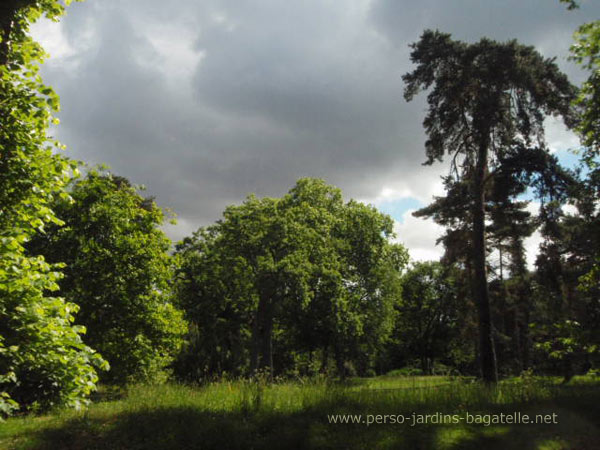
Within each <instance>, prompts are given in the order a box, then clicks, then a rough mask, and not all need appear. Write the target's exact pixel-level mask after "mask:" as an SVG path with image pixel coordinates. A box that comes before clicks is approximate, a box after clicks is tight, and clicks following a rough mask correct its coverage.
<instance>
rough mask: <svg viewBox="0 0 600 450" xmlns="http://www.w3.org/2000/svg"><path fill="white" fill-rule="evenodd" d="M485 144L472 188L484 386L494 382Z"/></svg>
mask: <svg viewBox="0 0 600 450" xmlns="http://www.w3.org/2000/svg"><path fill="white" fill-rule="evenodd" d="M487 157H488V148H487V143H482V144H481V145H480V146H479V151H478V155H477V165H476V167H475V179H474V184H473V194H474V202H473V269H474V280H473V281H474V282H473V287H474V291H475V292H474V294H475V300H476V302H477V309H478V314H479V352H480V364H481V376H482V378H483V381H485V382H486V383H496V382H497V381H498V371H497V368H496V354H495V350H494V338H493V335H492V319H491V312H490V297H489V291H488V284H487V273H486V254H485V251H486V246H485V186H484V184H485V176H486V171H487Z"/></svg>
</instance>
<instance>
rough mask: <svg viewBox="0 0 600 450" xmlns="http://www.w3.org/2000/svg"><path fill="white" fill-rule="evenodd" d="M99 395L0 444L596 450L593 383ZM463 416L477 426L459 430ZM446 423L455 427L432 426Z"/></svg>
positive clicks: (394, 380)
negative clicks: (525, 417)
mask: <svg viewBox="0 0 600 450" xmlns="http://www.w3.org/2000/svg"><path fill="white" fill-rule="evenodd" d="M100 397H101V398H99V399H98V400H97V401H96V402H94V403H93V404H92V405H91V406H90V407H89V409H88V410H86V411H79V412H76V411H55V412H53V413H52V414H48V415H44V416H37V417H34V416H24V417H16V418H12V419H9V420H7V421H6V422H4V423H0V448H1V449H52V450H54V449H81V450H88V449H287V450H291V449H297V448H298V449H301V448H323V449H338V448H339V449H363V448H364V449H378V448H407V449H429V448H432V449H434V448H435V449H471V448H472V449H482V448H484V449H485V450H490V449H509V448H510V449H512V448H517V449H520V448H522V449H566V448H573V449H597V448H600V380H598V379H597V377H578V378H575V379H574V380H573V381H571V383H569V385H567V386H561V385H559V384H558V380H555V379H551V378H533V377H530V378H525V379H512V380H505V381H503V382H501V383H500V384H499V385H498V386H497V387H495V388H493V389H489V388H487V387H485V386H483V385H480V384H479V383H476V382H474V381H473V380H471V379H465V378H449V377H406V378H401V377H377V378H369V379H352V380H349V381H348V382H347V383H344V384H339V383H337V384H336V383H328V382H325V381H311V382H300V381H299V382H295V383H290V382H282V383H276V384H274V385H267V384H266V383H260V382H259V383H256V382H254V383H252V382H248V381H235V382H219V383H213V384H210V385H207V386H203V387H188V386H182V385H173V384H171V385H161V386H131V387H129V388H128V389H126V390H124V391H122V392H116V391H110V392H109V391H105V392H104V394H103V395H102V396H100ZM413 413H415V415H414V416H413ZM437 413H439V414H437ZM341 414H344V415H345V414H349V415H353V419H351V418H349V417H348V418H346V419H341V418H340V417H339V416H336V420H337V422H338V423H333V419H332V416H335V415H341ZM500 414H513V417H517V416H516V415H517V414H520V415H521V416H520V417H521V420H523V415H525V414H527V415H528V416H529V417H530V418H531V420H534V418H536V415H540V416H541V418H542V419H544V420H548V421H550V422H551V423H542V424H539V423H537V424H524V423H520V424H507V423H504V424H500V423H489V425H488V424H487V423H488V422H492V421H493V420H496V421H498V420H500V417H501V416H500ZM425 415H429V416H428V417H425ZM359 416H360V417H359ZM378 416H379V417H378ZM461 417H462V419H460V418H461ZM469 417H470V418H471V419H469V420H471V421H472V422H480V423H467V420H468V418H469ZM506 417H507V416H505V419H504V420H505V421H506V420H508V419H507V418H506ZM550 417H552V420H550ZM402 418H404V423H398V422H399V421H400V420H401V419H402ZM436 418H437V420H436ZM494 418H495V419H494ZM341 420H347V421H350V422H351V421H352V420H356V421H357V422H358V423H340V421H341ZM450 420H456V421H458V423H431V422H435V421H437V422H443V421H448V422H449V421H450ZM515 420H516V419H515ZM413 421H414V425H413ZM425 421H427V422H429V423H422V422H425ZM513 421H514V420H513ZM367 422H371V423H367ZM384 422H385V423H384ZM392 422H395V423H392ZM552 422H556V423H552Z"/></svg>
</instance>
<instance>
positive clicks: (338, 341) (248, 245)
mask: <svg viewBox="0 0 600 450" xmlns="http://www.w3.org/2000/svg"><path fill="white" fill-rule="evenodd" d="M223 216H224V218H223V219H222V220H221V221H219V222H218V223H217V224H216V225H214V226H212V227H209V228H208V229H202V230H200V231H198V232H197V233H196V234H195V235H194V236H193V237H192V238H191V239H186V240H184V242H183V243H182V244H181V245H180V246H179V247H178V254H179V255H180V256H181V258H182V265H181V269H180V272H179V278H178V289H179V293H180V294H179V295H180V297H181V301H182V304H183V305H185V309H186V312H187V314H188V318H189V320H190V321H191V322H192V323H194V324H197V325H198V334H199V336H198V339H199V341H198V342H199V345H198V348H199V349H202V348H204V350H200V351H201V352H202V353H200V354H199V355H198V356H199V357H201V359H202V358H203V360H201V361H198V363H199V364H201V365H202V369H201V370H199V371H197V372H198V374H202V375H203V376H205V375H207V372H208V373H210V372H211V371H214V370H215V369H218V368H219V367H221V368H224V367H226V368H228V369H227V370H229V368H232V367H234V366H235V365H238V367H240V363H241V364H242V367H247V368H248V370H249V371H250V372H254V371H256V370H257V369H261V368H264V369H266V370H268V371H269V372H272V371H273V369H274V366H277V364H278V361H282V358H285V355H281V357H280V358H277V357H275V358H274V350H273V349H274V348H285V349H286V350H287V352H286V353H288V354H289V353H290V352H291V351H300V352H302V351H307V352H311V351H314V350H316V349H320V350H322V351H323V354H327V353H328V351H329V350H331V351H332V353H333V354H334V355H335V359H336V361H337V362H338V368H339V370H343V366H344V362H345V361H346V360H347V359H352V358H354V357H356V356H357V355H358V354H359V353H361V352H360V350H358V348H359V347H360V346H363V347H362V348H363V350H365V349H370V350H373V348H374V347H377V345H378V342H379V341H381V340H385V337H386V336H387V335H388V334H389V332H390V330H391V325H392V324H391V322H390V317H391V312H392V308H393V302H394V301H395V300H396V299H397V298H398V296H399V284H398V281H399V271H400V270H401V269H402V267H403V266H404V265H405V264H406V258H407V256H406V251H405V250H404V249H403V248H402V247H400V246H393V245H391V244H390V243H388V237H389V236H390V235H391V233H392V222H391V219H390V218H389V217H387V216H384V215H382V214H381V213H379V212H377V211H376V210H375V209H374V208H372V207H368V206H365V205H362V204H359V203H356V202H352V201H351V202H349V203H346V204H344V203H343V201H342V197H341V193H340V191H339V190H338V189H336V188H333V187H331V186H328V185H326V184H325V183H324V182H323V181H321V180H316V179H309V178H305V179H301V180H299V181H298V182H297V183H296V185H295V186H294V187H293V188H292V189H291V190H290V192H289V193H288V194H287V195H285V196H284V197H282V198H279V199H275V198H263V199H258V198H256V197H254V196H250V197H248V198H247V199H246V201H245V202H244V203H243V204H242V205H239V206H229V207H228V208H227V209H226V210H225V212H224V214H223ZM210 344H212V345H214V346H215V347H211V345H210ZM213 348H214V349H218V350H212V349H213ZM274 359H275V361H274ZM234 361H235V364H234V363H233V362H234ZM245 361H248V362H247V363H246V362H245ZM188 364H189V362H188ZM282 364H283V363H282ZM367 365H368V363H367ZM279 366H280V367H279V368H280V369H281V364H279Z"/></svg>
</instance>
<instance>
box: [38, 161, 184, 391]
mask: <svg viewBox="0 0 600 450" xmlns="http://www.w3.org/2000/svg"><path fill="white" fill-rule="evenodd" d="M69 192H70V194H71V197H72V199H66V198H65V199H58V200H56V201H55V202H53V204H52V207H53V209H54V210H55V211H56V213H57V215H58V216H59V217H60V218H61V219H62V220H63V221H64V223H65V225H64V226H62V227H50V228H48V229H47V230H46V233H44V234H43V235H39V236H38V237H36V238H35V239H34V240H32V242H31V243H30V244H29V249H30V250H31V251H32V252H34V253H41V254H43V255H44V256H45V258H46V259H47V260H48V261H50V262H63V263H66V268H65V269H64V273H65V277H64V279H63V280H62V281H61V282H60V294H61V295H63V296H65V297H66V298H67V299H69V300H72V301H77V303H78V304H79V305H80V307H81V310H80V312H79V315H78V321H79V322H80V323H82V324H83V325H85V326H86V327H87V330H88V332H87V336H86V340H87V342H88V343H89V344H90V345H92V346H93V347H94V348H97V349H99V351H100V352H101V353H102V355H103V356H104V357H105V358H106V359H107V360H108V361H109V363H110V365H111V370H110V371H109V372H108V373H107V374H106V375H105V377H104V378H105V379H106V380H107V381H111V382H116V383H125V382H129V381H137V380H149V381H160V380H163V379H164V378H165V375H166V374H167V373H166V372H165V370H166V369H167V367H168V365H169V364H170V363H171V362H172V360H173V358H174V355H176V354H177V352H178V351H179V348H180V346H181V344H182V335H183V334H184V333H185V322H184V321H183V318H182V313H181V312H180V311H179V310H178V309H177V308H176V307H175V306H174V305H173V302H172V295H171V285H170V281H171V277H172V263H173V261H172V258H171V256H170V255H169V253H168V252H169V250H170V241H169V239H168V238H167V237H166V236H165V234H164V232H163V231H162V230H161V229H160V227H161V226H162V225H163V221H164V213H163V211H162V210H161V209H160V208H158V207H157V206H156V204H155V203H154V201H153V200H152V199H149V198H144V197H142V196H141V195H140V194H139V192H138V190H137V188H136V187H134V186H132V185H131V184H130V183H129V182H128V181H127V180H126V179H125V178H122V177H117V176H114V175H111V174H109V173H102V172H98V171H95V170H92V171H90V172H89V173H88V174H87V176H86V177H85V178H83V179H81V180H78V181H75V182H73V183H72V184H71V185H70V188H69Z"/></svg>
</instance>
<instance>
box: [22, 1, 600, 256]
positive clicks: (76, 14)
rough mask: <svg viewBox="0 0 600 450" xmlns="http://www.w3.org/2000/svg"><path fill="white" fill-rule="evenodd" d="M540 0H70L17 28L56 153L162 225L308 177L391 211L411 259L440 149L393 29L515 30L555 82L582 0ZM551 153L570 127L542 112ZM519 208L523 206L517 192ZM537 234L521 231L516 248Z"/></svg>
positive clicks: (412, 34) (404, 42)
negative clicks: (115, 180) (38, 52)
mask: <svg viewBox="0 0 600 450" xmlns="http://www.w3.org/2000/svg"><path fill="white" fill-rule="evenodd" d="M581 3H582V7H581V9H580V10H577V11H567V10H566V8H565V7H564V5H562V4H559V3H558V0H502V1H496V0H488V1H483V0H421V1H418V2H415V1H411V2H408V1H404V0H335V1H334V0H303V1H301V2H300V1H298V2H283V1H280V0H260V1H259V0H235V1H234V0H204V1H197V0H180V1H178V2H165V1H164V0H127V1H122V0H87V1H86V2H84V3H73V4H72V5H71V6H70V7H69V8H68V12H67V15H66V16H65V17H63V18H62V20H61V22H60V23H53V22H49V21H47V20H43V21H40V22H39V23H37V24H35V25H34V27H33V35H34V38H36V39H37V40H38V41H40V42H41V43H42V44H43V45H44V47H45V48H46V50H47V51H48V53H49V54H50V55H51V57H50V58H49V59H48V60H47V62H46V63H45V64H44V66H43V68H42V75H43V77H44V80H45V82H46V83H47V84H49V85H51V86H53V87H54V88H55V90H56V91H57V93H58V94H59V95H60V98H61V112H60V114H59V118H60V120H61V124H60V125H59V126H58V127H56V128H55V129H53V134H54V136H55V137H57V138H58V139H59V140H60V141H61V142H63V143H64V144H66V146H67V150H66V154H67V155H68V156H70V157H73V158H76V159H80V160H83V161H85V162H87V163H88V164H98V163H105V164H107V165H108V166H110V167H111V169H112V171H113V172H114V173H116V174H118V175H121V176H125V177H127V178H129V179H130V180H131V181H132V182H134V183H136V184H142V185H145V186H146V188H147V191H146V192H147V194H148V195H153V196H155V198H156V201H157V203H158V204H159V205H160V206H162V207H168V208H170V209H172V210H173V211H174V212H175V213H176V214H177V216H178V224H177V225H175V226H167V227H166V229H165V231H166V232H167V234H169V236H170V237H171V238H172V239H174V240H179V239H181V238H183V237H184V236H187V235H189V234H191V233H192V232H193V231H195V230H196V229H197V228H198V227H199V226H205V225H209V224H211V223H213V222H214V221H216V220H217V219H219V218H220V217H221V213H222V211H223V210H224V208H225V207H226V206H227V205H229V204H239V203H241V202H242V201H243V200H244V198H245V197H246V196H247V195H248V194H249V193H255V194H256V195H258V196H281V195H283V194H285V193H286V192H287V191H288V190H289V189H290V188H291V187H292V186H293V185H294V183H295V181H296V180H297V179H298V178H300V177H307V176H309V177H319V178H323V179H324V180H325V181H326V182H328V183H329V184H333V185H335V186H337V187H339V188H341V189H342V191H343V193H344V197H345V199H347V200H349V199H350V198H354V199H357V200H360V201H363V202H365V203H370V204H373V205H375V206H376V207H378V208H379V209H380V210H381V211H383V212H385V213H387V214H390V215H391V216H392V217H393V218H394V220H395V221H396V226H395V231H396V234H397V240H398V241H399V242H402V243H404V244H405V245H406V246H407V247H408V249H409V251H410V254H411V256H412V257H413V258H414V259H415V260H423V259H436V258H438V257H439V256H440V255H441V254H442V251H443V250H442V248H441V247H439V246H436V245H435V241H436V238H437V237H438V236H439V235H440V233H441V232H442V229H441V228H440V227H439V226H437V225H436V224H435V223H433V222H431V221H428V220H423V219H417V218H415V217H413V216H412V215H411V213H412V211H414V210H416V209H418V208H420V207H422V206H425V205H426V204H428V203H429V202H430V201H431V199H432V196H433V195H442V194H443V189H442V184H441V180H440V176H442V175H445V174H446V173H447V170H448V166H447V164H445V163H439V164H434V165H432V166H423V165H422V163H423V162H424V160H425V154H424V142H425V135H424V132H423V128H422V120H423V118H424V115H425V111H426V110H425V108H426V104H425V98H424V96H423V95H421V96H419V97H417V98H416V99H415V100H413V101H412V102H410V103H407V102H406V101H405V100H404V98H403V82H402V79H401V77H402V75H403V74H404V73H406V72H409V71H410V70H411V62H410V59H409V53H410V49H409V44H410V43H411V42H415V41H417V40H418V39H419V36H420V35H421V33H422V32H423V30H425V29H428V28H431V29H439V30H440V31H443V32H448V33H451V34H452V36H453V38H455V39H459V40H464V41H467V42H475V41H477V40H479V39H480V38H482V37H484V36H486V37H489V38H492V39H496V40H500V41H506V40H509V39H513V38H515V39H518V40H519V41H520V42H521V43H523V44H527V45H533V46H535V47H536V48H537V49H538V51H540V52H541V53H542V54H543V55H544V56H546V57H556V62H557V64H558V65H559V67H560V68H561V69H562V70H563V71H564V72H566V73H567V74H568V75H569V77H570V78H571V81H572V82H573V83H575V84H578V83H580V82H581V81H582V80H583V79H584V77H585V75H586V74H585V73H584V72H581V71H580V69H579V68H578V67H577V66H576V65H575V64H574V63H572V62H569V61H568V60H567V57H568V49H569V46H570V44H571V43H572V33H573V31H574V30H575V29H576V28H577V26H579V25H580V24H582V23H584V22H587V21H590V20H594V19H597V18H598V17H600V2H597V1H594V0H588V1H585V0H583V1H582V2H581ZM547 123H548V128H547V133H546V137H547V140H548V144H549V147H550V148H551V149H552V151H553V152H555V153H556V154H557V155H558V156H559V158H560V159H561V160H563V159H564V160H565V161H567V162H568V161H572V160H573V156H572V155H570V154H569V152H568V149H569V148H574V147H577V145H578V141H577V139H576V137H575V136H574V135H573V134H571V133H570V132H568V131H567V130H565V128H564V127H563V126H562V124H561V123H560V122H559V121H557V120H555V119H551V120H548V121H547ZM531 208H532V210H535V209H536V205H535V204H532V205H531ZM538 243H539V235H534V236H533V237H532V238H531V239H529V241H528V242H527V248H528V258H529V261H530V262H531V261H533V259H534V257H535V252H536V250H535V249H536V246H537V244H538Z"/></svg>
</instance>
